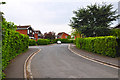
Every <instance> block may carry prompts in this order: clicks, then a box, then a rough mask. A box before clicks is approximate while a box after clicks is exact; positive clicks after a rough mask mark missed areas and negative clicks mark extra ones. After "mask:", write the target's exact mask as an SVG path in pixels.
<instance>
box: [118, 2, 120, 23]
mask: <svg viewBox="0 0 120 80" xmlns="http://www.w3.org/2000/svg"><path fill="white" fill-rule="evenodd" d="M118 14H119V15H120V1H119V2H118ZM118 24H120V19H118Z"/></svg>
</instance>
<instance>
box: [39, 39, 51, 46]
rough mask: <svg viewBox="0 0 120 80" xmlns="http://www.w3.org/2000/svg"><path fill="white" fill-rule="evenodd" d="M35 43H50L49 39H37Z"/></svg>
mask: <svg viewBox="0 0 120 80" xmlns="http://www.w3.org/2000/svg"><path fill="white" fill-rule="evenodd" d="M37 44H38V45H48V44H50V40H48V39H38V41H37Z"/></svg>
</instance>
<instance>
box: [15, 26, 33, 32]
mask: <svg viewBox="0 0 120 80" xmlns="http://www.w3.org/2000/svg"><path fill="white" fill-rule="evenodd" d="M28 28H29V29H32V30H33V31H34V29H33V28H32V27H31V25H25V26H17V30H23V29H28Z"/></svg>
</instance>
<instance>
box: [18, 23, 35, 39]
mask: <svg viewBox="0 0 120 80" xmlns="http://www.w3.org/2000/svg"><path fill="white" fill-rule="evenodd" d="M16 31H18V32H20V33H21V34H25V35H28V36H29V38H30V39H34V34H35V31H34V29H33V28H32V27H31V26H30V25H27V26H17V30H16Z"/></svg>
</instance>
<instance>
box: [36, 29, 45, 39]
mask: <svg viewBox="0 0 120 80" xmlns="http://www.w3.org/2000/svg"><path fill="white" fill-rule="evenodd" d="M41 38H43V35H42V33H41V32H40V30H35V40H36V41H37V40H38V39H41Z"/></svg>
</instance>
